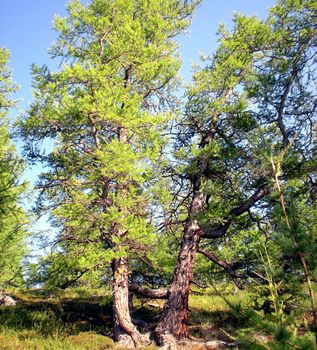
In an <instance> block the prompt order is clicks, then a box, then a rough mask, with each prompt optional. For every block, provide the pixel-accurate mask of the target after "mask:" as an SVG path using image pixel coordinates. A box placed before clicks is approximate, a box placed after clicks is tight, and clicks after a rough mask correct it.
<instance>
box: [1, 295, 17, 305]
mask: <svg viewBox="0 0 317 350" xmlns="http://www.w3.org/2000/svg"><path fill="white" fill-rule="evenodd" d="M15 305H16V301H15V300H14V299H12V298H11V297H9V296H8V295H4V294H0V306H15Z"/></svg>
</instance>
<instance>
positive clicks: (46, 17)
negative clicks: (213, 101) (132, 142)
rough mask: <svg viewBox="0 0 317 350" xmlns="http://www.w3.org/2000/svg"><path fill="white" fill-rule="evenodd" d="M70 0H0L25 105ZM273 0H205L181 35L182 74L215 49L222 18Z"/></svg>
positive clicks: (0, 39) (1, 38)
mask: <svg viewBox="0 0 317 350" xmlns="http://www.w3.org/2000/svg"><path fill="white" fill-rule="evenodd" d="M66 2H67V0H0V46H5V47H6V48H8V49H9V50H10V52H11V62H10V64H11V67H12V68H13V70H14V79H15V81H16V82H17V83H18V84H19V85H20V86H21V90H20V92H19V93H18V96H19V97H20V98H23V100H24V102H23V103H22V104H21V106H22V107H25V106H26V105H27V104H28V103H29V102H30V101H31V99H32V94H31V76H30V65H31V63H37V64H40V65H41V64H44V63H47V64H48V65H49V66H51V67H52V66H53V67H54V65H53V63H52V61H50V60H49V57H48V55H47V49H48V48H49V47H50V45H51V43H52V41H53V40H54V38H55V37H56V33H55V32H54V31H53V30H52V19H53V17H54V14H59V15H65V14H66V11H65V4H66ZM273 4H274V1H273V0H205V1H204V2H203V4H202V5H201V6H200V7H199V9H198V11H197V13H196V15H195V18H194V20H193V23H192V26H191V28H190V32H189V33H188V34H187V35H186V36H185V37H182V38H181V43H182V48H181V50H182V54H183V59H184V65H183V68H182V71H181V72H182V74H183V75H184V77H185V78H186V80H188V79H189V78H190V74H191V62H192V61H195V62H199V52H204V53H206V54H208V53H210V52H212V50H213V49H214V48H215V44H216V35H215V33H216V31H217V27H218V25H219V23H220V22H225V23H226V24H227V25H230V20H231V17H232V14H233V12H234V11H238V12H243V13H246V14H257V15H258V16H259V17H261V18H263V17H265V14H266V13H267V9H268V8H269V7H271V6H272V5H273Z"/></svg>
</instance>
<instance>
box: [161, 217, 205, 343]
mask: <svg viewBox="0 0 317 350" xmlns="http://www.w3.org/2000/svg"><path fill="white" fill-rule="evenodd" d="M199 238H200V230H199V226H198V223H197V221H196V220H194V221H189V222H188V223H187V225H186V227H185V230H184V237H183V242H182V246H181V249H180V252H179V255H178V259H177V263H176V268H175V271H174V275H173V280H172V284H171V286H170V288H169V293H168V299H167V302H166V304H165V306H164V309H163V313H162V316H161V319H160V322H159V324H158V326H157V328H156V330H155V335H156V338H157V340H158V342H159V343H160V344H161V345H163V344H165V343H166V340H167V339H168V338H169V337H170V336H173V337H175V338H176V339H181V338H185V337H187V336H188V327H187V321H188V298H189V290H190V285H191V282H192V280H193V268H194V259H195V254H196V252H197V249H198V243H199Z"/></svg>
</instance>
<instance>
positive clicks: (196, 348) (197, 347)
mask: <svg viewBox="0 0 317 350" xmlns="http://www.w3.org/2000/svg"><path fill="white" fill-rule="evenodd" d="M191 350H206V347H205V344H203V343H197V344H194V345H192V348H191Z"/></svg>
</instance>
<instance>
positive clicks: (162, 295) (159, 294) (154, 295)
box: [129, 284, 168, 299]
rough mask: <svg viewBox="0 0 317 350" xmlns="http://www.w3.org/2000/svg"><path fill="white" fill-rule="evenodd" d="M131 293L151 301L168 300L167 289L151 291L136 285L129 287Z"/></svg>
mask: <svg viewBox="0 0 317 350" xmlns="http://www.w3.org/2000/svg"><path fill="white" fill-rule="evenodd" d="M129 292H132V293H135V294H139V295H142V296H143V297H146V298H150V299H166V298H167V293H168V290H167V289H151V288H147V287H140V286H138V285H136V284H130V285H129Z"/></svg>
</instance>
